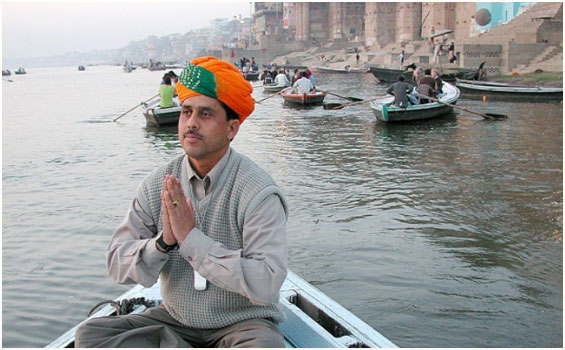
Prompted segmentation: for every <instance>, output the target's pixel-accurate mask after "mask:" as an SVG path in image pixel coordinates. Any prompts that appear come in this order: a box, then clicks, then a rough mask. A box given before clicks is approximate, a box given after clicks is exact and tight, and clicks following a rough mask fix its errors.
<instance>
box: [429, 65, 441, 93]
mask: <svg viewBox="0 0 565 350" xmlns="http://www.w3.org/2000/svg"><path fill="white" fill-rule="evenodd" d="M432 78H433V79H434V86H433V88H434V96H435V97H438V96H439V95H440V94H442V93H443V80H442V79H441V76H440V75H439V73H438V72H437V70H435V69H432Z"/></svg>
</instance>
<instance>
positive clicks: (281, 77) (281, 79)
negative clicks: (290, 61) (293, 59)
mask: <svg viewBox="0 0 565 350" xmlns="http://www.w3.org/2000/svg"><path fill="white" fill-rule="evenodd" d="M275 85H277V86H290V81H288V78H287V77H286V74H284V69H281V70H280V71H279V74H277V76H276V77H275Z"/></svg>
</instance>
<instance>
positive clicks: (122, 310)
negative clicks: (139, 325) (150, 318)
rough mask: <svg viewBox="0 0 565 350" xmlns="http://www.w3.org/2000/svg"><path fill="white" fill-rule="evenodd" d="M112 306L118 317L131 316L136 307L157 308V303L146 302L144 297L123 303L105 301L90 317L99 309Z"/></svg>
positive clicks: (94, 308)
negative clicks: (103, 306) (106, 305)
mask: <svg viewBox="0 0 565 350" xmlns="http://www.w3.org/2000/svg"><path fill="white" fill-rule="evenodd" d="M104 304H110V305H112V306H113V307H114V309H116V315H118V316H119V315H127V314H130V313H131V312H132V311H133V309H134V306H136V305H144V306H145V307H146V308H150V307H153V306H155V302H154V301H151V300H146V299H145V298H144V297H141V298H131V299H123V300H122V301H115V300H104V301H102V302H99V303H98V304H96V305H95V306H94V307H93V308H92V309H91V310H90V312H89V313H88V316H90V315H92V314H93V313H94V311H96V309H98V307H100V306H102V305H104Z"/></svg>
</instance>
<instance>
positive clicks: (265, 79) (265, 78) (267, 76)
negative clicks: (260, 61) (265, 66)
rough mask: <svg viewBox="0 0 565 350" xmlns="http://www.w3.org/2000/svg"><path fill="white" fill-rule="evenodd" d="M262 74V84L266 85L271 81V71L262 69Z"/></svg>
mask: <svg viewBox="0 0 565 350" xmlns="http://www.w3.org/2000/svg"><path fill="white" fill-rule="evenodd" d="M262 76H263V84H265V85H267V84H272V83H273V78H272V77H271V72H269V71H264V72H263V74H262Z"/></svg>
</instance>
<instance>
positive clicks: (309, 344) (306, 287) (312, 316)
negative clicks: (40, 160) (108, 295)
mask: <svg viewBox="0 0 565 350" xmlns="http://www.w3.org/2000/svg"><path fill="white" fill-rule="evenodd" d="M140 298H144V299H140ZM124 301H134V302H132V303H131V305H132V308H133V311H132V312H131V313H134V314H138V313H142V312H143V311H145V309H146V308H147V305H151V306H157V305H159V304H161V303H162V301H163V299H162V297H161V293H160V284H159V282H157V283H156V284H155V285H153V286H152V287H148V288H146V287H143V286H141V285H136V286H135V287H133V288H132V289H130V290H129V291H127V292H125V293H124V294H122V295H121V296H119V297H118V298H116V299H114V300H113V303H110V304H107V305H105V306H104V307H102V308H100V309H99V310H98V311H95V313H94V314H92V315H91V316H90V317H88V318H86V319H85V320H83V321H82V322H80V323H79V324H77V325H76V326H74V327H73V328H71V329H69V330H68V331H67V332H65V333H64V334H63V335H61V336H60V337H58V338H57V339H55V340H54V341H53V342H51V343H50V344H48V345H47V346H46V347H47V348H72V347H74V339H75V333H76V330H77V328H78V327H79V326H80V325H81V324H82V323H83V322H85V321H86V320H88V319H90V318H94V317H102V316H110V315H115V314H116V311H117V310H116V307H115V306H113V305H119V303H121V304H122V305H123V304H124ZM135 301H137V302H138V304H137V305H134V304H135ZM279 301H280V305H281V306H282V310H283V312H284V314H285V316H286V320H285V321H283V322H282V323H281V324H280V325H279V328H280V330H281V332H282V334H283V336H284V340H285V346H286V347H287V348H396V347H397V346H396V345H395V344H394V343H393V342H392V341H390V340H389V339H387V338H386V337H385V336H384V335H382V334H381V333H379V332H378V331H377V330H375V329H374V328H372V327H371V326H369V325H368V324H367V323H365V322H364V321H362V320H361V319H360V318H358V317H357V316H355V315H354V314H353V313H351V312H350V311H349V310H347V309H345V308H344V307H343V306H341V305H340V304H339V303H337V302H336V301H334V300H333V299H331V298H330V297H328V296H327V295H326V294H324V293H323V292H321V291H320V290H319V289H317V288H315V287H314V286H312V285H311V284H310V283H308V282H307V281H305V280H304V279H302V278H301V277H299V276H298V275H296V274H295V273H293V272H292V271H290V270H289V271H288V274H287V278H286V280H285V281H284V283H283V286H282V287H281V290H280V297H279Z"/></svg>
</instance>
